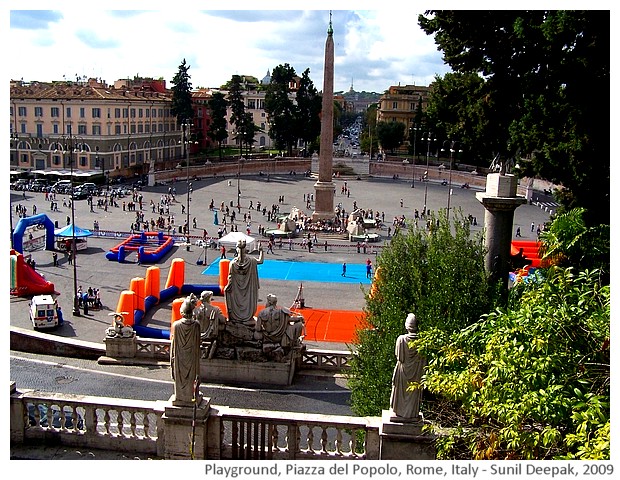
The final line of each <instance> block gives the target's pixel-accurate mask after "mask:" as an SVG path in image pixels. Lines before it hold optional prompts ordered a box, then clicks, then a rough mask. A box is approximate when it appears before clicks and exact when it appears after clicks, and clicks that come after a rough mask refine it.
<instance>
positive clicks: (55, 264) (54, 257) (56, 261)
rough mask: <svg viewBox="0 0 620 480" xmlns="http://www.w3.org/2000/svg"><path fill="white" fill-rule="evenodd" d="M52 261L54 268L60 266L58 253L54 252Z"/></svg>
mask: <svg viewBox="0 0 620 480" xmlns="http://www.w3.org/2000/svg"><path fill="white" fill-rule="evenodd" d="M52 260H53V261H54V266H55V267H57V266H58V253H56V252H52Z"/></svg>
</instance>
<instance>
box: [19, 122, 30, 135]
mask: <svg viewBox="0 0 620 480" xmlns="http://www.w3.org/2000/svg"><path fill="white" fill-rule="evenodd" d="M20 128H21V132H22V133H28V129H27V128H26V124H25V123H22V124H21V125H20Z"/></svg>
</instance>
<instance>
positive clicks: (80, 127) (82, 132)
mask: <svg viewBox="0 0 620 480" xmlns="http://www.w3.org/2000/svg"><path fill="white" fill-rule="evenodd" d="M78 135H86V125H78Z"/></svg>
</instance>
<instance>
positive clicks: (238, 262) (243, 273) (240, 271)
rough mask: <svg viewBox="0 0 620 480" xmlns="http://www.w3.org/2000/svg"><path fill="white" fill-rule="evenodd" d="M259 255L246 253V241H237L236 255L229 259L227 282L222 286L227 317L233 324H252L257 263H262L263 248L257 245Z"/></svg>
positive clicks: (254, 310) (256, 301)
mask: <svg viewBox="0 0 620 480" xmlns="http://www.w3.org/2000/svg"><path fill="white" fill-rule="evenodd" d="M258 250H259V257H258V259H257V258H254V257H251V256H249V255H247V253H246V242H245V241H244V240H239V241H238V242H237V256H236V257H235V258H234V259H233V260H231V262H230V266H229V270H228V284H227V285H226V287H225V288H224V299H225V301H226V310H227V311H228V319H229V321H230V322H232V323H233V324H243V325H248V326H254V322H255V320H254V312H256V307H257V306H258V289H259V288H260V285H259V281H258V265H260V264H261V263H263V248H262V246H260V245H259V249H258Z"/></svg>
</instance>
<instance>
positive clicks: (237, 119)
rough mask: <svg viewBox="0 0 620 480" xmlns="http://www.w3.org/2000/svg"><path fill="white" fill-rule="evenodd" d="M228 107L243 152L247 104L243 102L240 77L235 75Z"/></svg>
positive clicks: (229, 94) (230, 84)
mask: <svg viewBox="0 0 620 480" xmlns="http://www.w3.org/2000/svg"><path fill="white" fill-rule="evenodd" d="M228 105H229V106H230V110H231V113H230V123H231V124H233V125H234V126H235V130H236V131H237V134H236V136H235V139H236V141H237V142H238V143H239V152H241V149H242V147H243V137H244V125H245V124H246V123H247V119H246V118H245V102H244V101H243V88H242V85H241V77H240V76H239V75H233V76H232V78H231V80H230V83H229V89H228ZM244 122H245V123H244Z"/></svg>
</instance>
